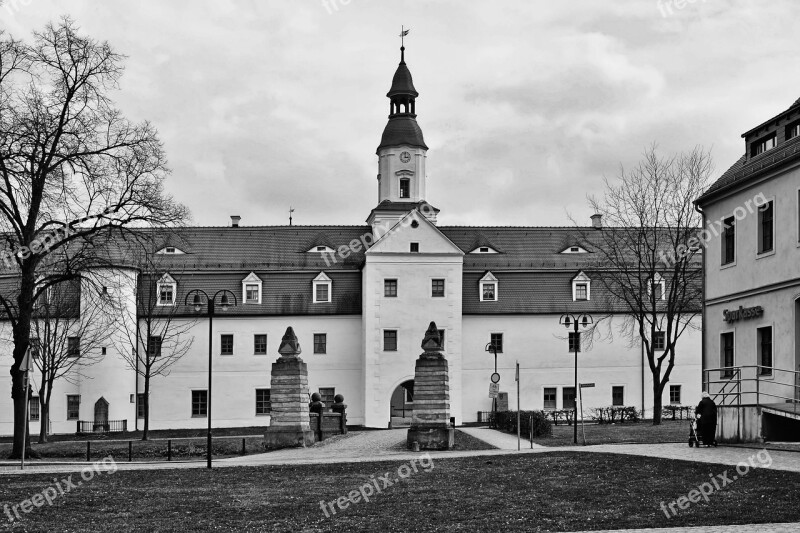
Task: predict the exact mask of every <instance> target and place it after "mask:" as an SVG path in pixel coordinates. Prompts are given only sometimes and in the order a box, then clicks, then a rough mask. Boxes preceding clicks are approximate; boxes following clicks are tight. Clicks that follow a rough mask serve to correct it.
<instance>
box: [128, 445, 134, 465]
mask: <svg viewBox="0 0 800 533" xmlns="http://www.w3.org/2000/svg"><path fill="white" fill-rule="evenodd" d="M131 461H133V441H132V440H129V441H128V462H129V463H130V462H131Z"/></svg>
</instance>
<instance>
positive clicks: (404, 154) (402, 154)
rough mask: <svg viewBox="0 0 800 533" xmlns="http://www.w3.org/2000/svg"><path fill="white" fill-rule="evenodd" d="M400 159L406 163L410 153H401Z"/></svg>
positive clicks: (409, 158) (409, 159)
mask: <svg viewBox="0 0 800 533" xmlns="http://www.w3.org/2000/svg"><path fill="white" fill-rule="evenodd" d="M400 161H401V162H403V163H408V162H409V161H411V154H409V153H408V152H403V153H401V154H400Z"/></svg>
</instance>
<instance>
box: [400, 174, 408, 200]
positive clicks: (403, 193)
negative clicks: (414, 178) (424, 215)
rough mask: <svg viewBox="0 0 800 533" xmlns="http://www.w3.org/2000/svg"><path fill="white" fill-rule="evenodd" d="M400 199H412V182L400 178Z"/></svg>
mask: <svg viewBox="0 0 800 533" xmlns="http://www.w3.org/2000/svg"><path fill="white" fill-rule="evenodd" d="M400 198H411V180H410V179H408V178H400Z"/></svg>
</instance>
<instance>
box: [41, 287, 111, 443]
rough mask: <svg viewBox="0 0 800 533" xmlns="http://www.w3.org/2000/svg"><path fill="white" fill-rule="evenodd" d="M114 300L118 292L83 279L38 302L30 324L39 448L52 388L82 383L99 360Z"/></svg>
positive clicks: (46, 431) (46, 428)
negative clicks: (62, 382) (37, 377)
mask: <svg viewBox="0 0 800 533" xmlns="http://www.w3.org/2000/svg"><path fill="white" fill-rule="evenodd" d="M118 294H119V288H118V287H115V286H113V285H110V284H104V285H101V286H96V285H95V283H93V282H92V281H90V280H89V279H85V278H84V279H75V280H70V281H65V282H62V283H59V284H58V285H52V286H50V287H49V288H48V289H47V291H45V293H44V294H43V295H42V296H41V297H40V298H38V300H37V302H36V303H37V305H36V309H35V311H34V315H33V320H32V322H31V350H32V352H33V354H34V357H33V362H34V363H35V365H36V368H37V369H38V371H39V375H40V376H41V378H40V380H39V384H38V385H39V406H40V410H39V420H40V424H39V426H40V427H39V443H43V442H47V436H48V434H49V420H50V417H49V414H50V399H51V397H52V393H53V385H54V384H55V382H56V381H57V380H59V379H63V380H65V381H67V382H69V383H74V382H76V379H77V378H79V377H82V378H85V377H86V376H85V375H84V374H83V372H82V370H83V369H84V368H85V367H87V366H90V365H93V364H95V363H98V362H100V361H101V360H102V359H103V357H104V354H103V353H102V348H103V347H104V345H105V344H106V342H107V341H108V340H109V338H110V336H111V333H112V332H113V327H112V326H113V324H114V320H115V317H118V316H119V313H120V305H119V303H118V302H117V300H116V296H117V295H118Z"/></svg>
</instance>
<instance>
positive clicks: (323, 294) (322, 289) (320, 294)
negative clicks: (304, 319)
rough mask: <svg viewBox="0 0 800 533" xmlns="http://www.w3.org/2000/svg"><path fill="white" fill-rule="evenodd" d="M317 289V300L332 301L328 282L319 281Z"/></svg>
mask: <svg viewBox="0 0 800 533" xmlns="http://www.w3.org/2000/svg"><path fill="white" fill-rule="evenodd" d="M316 291H317V300H316V301H317V302H330V294H329V291H328V284H327V283H317V285H316Z"/></svg>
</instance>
